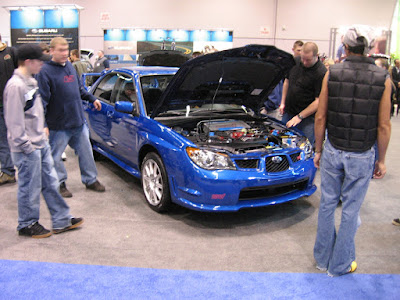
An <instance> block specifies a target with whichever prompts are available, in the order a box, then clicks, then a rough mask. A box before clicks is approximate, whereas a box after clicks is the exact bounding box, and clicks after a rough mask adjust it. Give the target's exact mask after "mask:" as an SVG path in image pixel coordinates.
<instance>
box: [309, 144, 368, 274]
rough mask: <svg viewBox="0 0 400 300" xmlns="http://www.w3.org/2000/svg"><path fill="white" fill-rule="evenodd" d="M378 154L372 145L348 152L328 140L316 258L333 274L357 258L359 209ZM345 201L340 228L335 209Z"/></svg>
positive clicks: (322, 174) (346, 267) (341, 272)
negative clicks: (355, 239)
mask: <svg viewBox="0 0 400 300" xmlns="http://www.w3.org/2000/svg"><path fill="white" fill-rule="evenodd" d="M374 157H375V149H374V147H372V148H371V149H370V150H368V151H365V152H360V153H357V152H347V151H342V150H338V149H336V148H334V147H333V146H332V145H331V143H330V142H329V140H326V142H325V145H324V150H323V152H322V158H321V201H320V206H319V213H318V229H317V238H316V241H315V246H314V258H315V260H316V262H317V266H318V267H319V268H324V269H327V270H328V272H329V274H331V275H333V276H339V275H343V274H346V273H347V272H348V270H349V269H350V265H351V263H352V261H353V260H355V258H356V257H355V244H354V238H355V235H356V231H357V228H358V227H359V226H360V224H361V221H360V219H359V212H360V208H361V204H362V203H363V201H364V198H365V195H366V193H367V190H368V185H369V182H370V180H371V173H372V168H373V162H374ZM340 199H341V201H342V216H341V222H340V226H339V229H338V231H337V232H336V228H335V210H336V207H337V205H338V203H339V200H340Z"/></svg>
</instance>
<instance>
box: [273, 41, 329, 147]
mask: <svg viewBox="0 0 400 300" xmlns="http://www.w3.org/2000/svg"><path fill="white" fill-rule="evenodd" d="M295 60H296V65H295V66H294V67H293V68H292V70H290V72H289V78H286V79H285V82H284V84H283V91H282V101H281V105H280V107H279V110H280V113H281V114H283V117H282V122H283V123H286V126H288V127H296V128H298V129H300V130H301V131H303V133H304V134H305V135H306V136H307V138H308V139H309V140H310V142H311V143H312V144H314V114H315V112H316V111H317V108H318V97H319V93H320V91H321V85H322V80H323V78H324V75H325V73H326V68H325V66H324V64H323V63H322V62H321V61H320V60H319V58H318V46H317V45H316V44H315V43H313V42H307V43H305V44H304V45H303V50H302V53H301V56H300V57H299V58H296V59H295Z"/></svg>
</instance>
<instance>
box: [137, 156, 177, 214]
mask: <svg viewBox="0 0 400 300" xmlns="http://www.w3.org/2000/svg"><path fill="white" fill-rule="evenodd" d="M141 174H142V176H141V181H142V187H143V192H144V196H145V198H146V201H147V204H148V205H149V206H150V207H151V209H153V210H154V211H156V212H158V213H161V212H165V211H167V210H168V209H170V208H171V205H172V203H171V194H170V190H169V184H168V176H167V172H166V170H165V167H164V163H163V162H162V160H161V157H160V156H159V155H158V154H156V153H154V152H150V153H148V154H147V155H146V156H145V158H144V160H143V163H142V166H141Z"/></svg>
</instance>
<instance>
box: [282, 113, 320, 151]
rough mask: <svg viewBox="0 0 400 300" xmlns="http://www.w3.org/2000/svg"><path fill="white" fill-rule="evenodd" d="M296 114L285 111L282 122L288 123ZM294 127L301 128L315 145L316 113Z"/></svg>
mask: <svg viewBox="0 0 400 300" xmlns="http://www.w3.org/2000/svg"><path fill="white" fill-rule="evenodd" d="M294 116H297V114H296V115H294V114H290V113H284V114H283V116H282V122H283V123H284V124H286V123H287V122H288V121H289V120H291V119H292V118H293V117H294ZM294 128H297V129H299V130H301V131H302V132H303V133H304V135H305V136H306V137H307V138H308V140H309V141H310V143H311V144H312V145H314V142H315V136H314V115H312V116H309V117H307V118H304V119H303V120H302V121H301V122H300V123H299V124H297V125H296V126H295V127H294Z"/></svg>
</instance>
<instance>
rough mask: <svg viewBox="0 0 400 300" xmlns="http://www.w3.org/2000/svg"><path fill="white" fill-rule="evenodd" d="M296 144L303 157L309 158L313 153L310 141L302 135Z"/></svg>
mask: <svg viewBox="0 0 400 300" xmlns="http://www.w3.org/2000/svg"><path fill="white" fill-rule="evenodd" d="M297 146H298V147H299V148H300V149H301V150H302V151H303V153H304V159H309V158H310V157H311V156H312V154H313V146H312V145H311V143H310V141H309V140H308V139H307V138H306V137H304V138H303V139H300V140H299V141H298V142H297Z"/></svg>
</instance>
